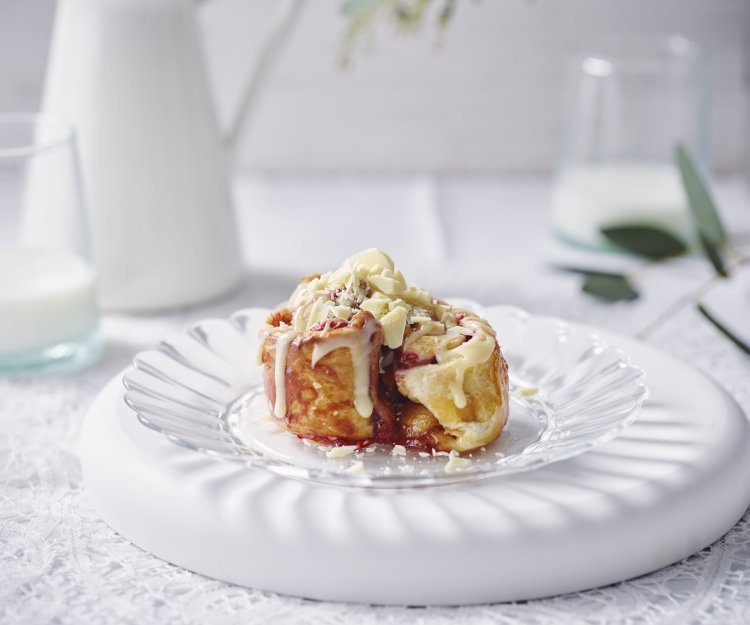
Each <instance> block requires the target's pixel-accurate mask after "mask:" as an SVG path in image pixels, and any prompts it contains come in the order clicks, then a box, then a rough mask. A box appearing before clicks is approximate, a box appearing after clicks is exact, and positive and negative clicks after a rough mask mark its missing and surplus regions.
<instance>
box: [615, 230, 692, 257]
mask: <svg viewBox="0 0 750 625" xmlns="http://www.w3.org/2000/svg"><path fill="white" fill-rule="evenodd" d="M601 232H602V234H603V235H604V236H605V237H606V238H607V239H608V240H609V241H611V242H612V243H614V244H615V245H617V246H618V247H621V248H623V249H626V250H627V251H629V252H632V253H633V254H638V255H639V256H645V257H646V258H651V259H654V260H659V259H662V258H670V257H672V256H679V255H680V254H684V253H685V252H686V251H687V248H686V247H685V244H684V243H683V242H682V241H680V240H679V239H678V238H676V237H675V236H674V235H673V234H670V233H669V232H667V231H666V230H662V229H660V228H655V227H653V226H639V225H623V226H607V227H604V228H602V229H601Z"/></svg>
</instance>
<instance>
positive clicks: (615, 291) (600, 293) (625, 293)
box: [583, 271, 638, 302]
mask: <svg viewBox="0 0 750 625" xmlns="http://www.w3.org/2000/svg"><path fill="white" fill-rule="evenodd" d="M584 276H585V278H584V281H583V291H584V292H585V293H588V294H589V295H593V296H594V297H598V298H599V299H602V300H605V301H607V302H619V301H629V300H634V299H637V298H638V291H636V290H635V288H633V285H632V284H631V283H630V280H628V277H627V276H624V275H622V274H619V273H607V272H603V271H588V272H585V273H584Z"/></svg>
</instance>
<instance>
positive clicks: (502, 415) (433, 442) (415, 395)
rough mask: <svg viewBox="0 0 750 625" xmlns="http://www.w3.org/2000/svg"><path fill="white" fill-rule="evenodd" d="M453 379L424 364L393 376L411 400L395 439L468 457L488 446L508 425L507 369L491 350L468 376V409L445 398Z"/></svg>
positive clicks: (442, 370) (440, 369)
mask: <svg viewBox="0 0 750 625" xmlns="http://www.w3.org/2000/svg"><path fill="white" fill-rule="evenodd" d="M452 376H453V373H452V372H451V371H449V370H447V369H446V367H445V366H444V365H439V364H427V365H422V366H419V367H413V368H410V369H400V370H399V371H397V372H396V383H397V385H398V389H399V391H400V392H401V394H402V395H404V397H406V398H407V399H409V400H410V401H409V402H407V403H406V404H405V405H404V407H403V408H402V410H401V413H400V414H399V438H401V439H402V440H403V444H405V445H407V446H409V447H415V448H420V449H436V450H439V451H450V450H452V449H455V450H456V451H469V450H472V449H477V448H479V447H482V446H484V445H488V444H489V443H491V442H492V441H494V440H495V439H496V438H497V437H498V436H499V435H500V432H501V431H502V429H503V427H504V426H505V423H506V422H507V420H508V365H507V363H506V362H505V359H504V358H503V357H502V355H501V353H500V348H499V346H498V345H495V348H494V349H493V351H492V355H491V356H490V358H489V359H488V360H486V361H485V362H483V363H480V364H478V365H475V366H473V367H471V368H470V369H468V370H467V371H466V374H465V376H464V382H463V391H464V393H465V395H466V400H467V401H466V405H465V406H464V407H462V408H458V407H457V406H456V404H455V402H454V400H453V397H452V396H451V395H450V394H448V393H446V392H445V389H446V388H448V387H449V386H450V384H451V382H452V380H451V378H452Z"/></svg>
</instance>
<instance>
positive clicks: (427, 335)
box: [258, 249, 508, 452]
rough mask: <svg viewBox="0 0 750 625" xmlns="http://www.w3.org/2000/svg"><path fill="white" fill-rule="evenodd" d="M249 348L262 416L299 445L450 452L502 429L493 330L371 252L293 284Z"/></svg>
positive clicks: (500, 362)
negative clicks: (265, 411) (255, 350)
mask: <svg viewBox="0 0 750 625" xmlns="http://www.w3.org/2000/svg"><path fill="white" fill-rule="evenodd" d="M259 338H260V341H259V354H258V358H259V361H260V362H261V363H262V366H263V379H264V385H265V391H266V397H267V399H268V405H269V409H270V411H271V413H272V415H273V416H274V417H276V419H277V422H278V423H279V425H280V426H282V427H283V428H285V429H287V430H288V431H290V432H292V433H294V434H296V435H297V436H300V437H302V438H308V439H311V440H314V441H317V442H320V443H325V444H334V445H351V444H355V445H358V446H360V447H363V446H366V445H369V444H372V443H393V444H401V445H404V446H406V447H412V448H416V449H420V450H436V451H451V450H455V451H459V452H462V451H469V450H473V449H477V448H479V447H482V446H484V445H487V444H488V443H490V442H492V441H493V440H495V439H496V438H497V437H498V436H499V435H500V432H501V431H502V429H503V427H504V426H505V423H506V421H507V418H508V366H507V363H506V362H505V359H504V358H503V356H502V352H501V351H500V346H499V345H498V343H497V340H496V337H495V332H494V330H493V329H492V328H491V327H490V325H489V324H488V323H487V322H486V321H484V320H483V319H481V318H479V317H478V316H477V315H475V314H473V313H471V312H468V311H465V310H461V309H458V308H454V307H452V306H450V305H449V304H447V303H446V302H443V301H441V300H438V299H434V298H433V297H432V296H431V295H430V293H428V292H427V291H426V290H424V289H421V288H419V287H416V286H413V285H409V284H407V282H406V280H405V279H404V277H403V275H402V274H401V272H400V271H399V270H398V269H396V267H395V266H394V264H393V261H392V260H391V258H390V257H389V256H388V255H387V254H385V253H383V252H381V251H379V250H376V249H370V250H366V251H364V252H361V253H359V254H357V255H355V256H353V257H351V258H349V259H348V260H347V261H346V262H344V264H343V265H342V266H341V267H340V268H339V269H337V270H336V271H333V272H330V273H327V274H323V275H317V274H316V275H312V276H308V277H307V278H304V279H303V280H302V282H301V283H300V285H299V286H298V287H297V289H296V290H295V292H294V293H293V294H292V296H291V298H290V300H289V304H288V306H287V307H286V308H282V309H280V310H277V311H274V312H273V313H271V314H270V315H269V316H268V318H267V319H266V323H265V324H264V326H263V327H262V328H261V331H260V337H259Z"/></svg>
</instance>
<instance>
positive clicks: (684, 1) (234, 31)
mask: <svg viewBox="0 0 750 625" xmlns="http://www.w3.org/2000/svg"><path fill="white" fill-rule="evenodd" d="M340 6H341V2H340V1H339V0H316V1H314V2H313V1H309V0H308V2H307V3H306V4H305V5H304V8H303V10H302V11H301V14H300V15H299V17H298V19H297V20H296V22H295V25H294V31H293V32H292V35H291V38H290V40H289V42H288V44H289V45H287V46H286V47H285V48H284V50H283V52H282V54H281V55H280V57H279V59H278V61H279V62H278V65H277V66H276V68H275V69H274V71H273V72H272V74H271V76H270V78H269V81H268V83H267V85H266V86H267V89H266V90H265V91H264V93H263V94H262V96H261V98H260V99H259V101H258V103H257V104H258V106H257V108H256V110H255V113H256V114H255V116H254V118H253V120H252V123H251V124H250V126H249V128H248V131H247V134H246V137H245V149H244V151H243V153H242V157H241V160H240V165H241V166H242V167H243V168H245V169H253V170H255V171H262V172H280V171H283V172H315V173H320V172H330V171H335V172H403V171H409V172H420V171H437V172H452V173H453V172H473V173H474V172H489V173H496V172H503V173H518V172H523V173H528V172H542V173H544V172H547V171H550V170H551V169H552V168H554V164H555V160H556V155H557V151H558V143H559V129H560V125H561V122H562V120H561V95H562V89H563V72H562V69H563V64H564V59H565V57H566V55H568V54H570V52H571V51H573V50H576V49H582V50H585V49H587V47H591V46H594V45H597V44H598V43H599V42H606V41H608V40H611V39H612V38H615V37H625V38H634V37H636V36H642V35H649V34H657V33H667V32H682V33H684V34H686V35H688V36H690V37H692V38H695V39H696V40H697V41H699V42H700V43H702V44H703V45H705V46H706V48H707V49H708V52H709V55H710V61H711V82H712V96H713V112H712V122H713V151H714V165H715V166H716V168H717V169H718V170H719V171H739V170H742V171H745V170H747V165H746V164H747V163H748V158H747V155H746V154H745V150H746V146H747V144H748V141H747V137H749V136H750V131H748V128H747V125H746V121H745V115H746V113H747V111H748V105H747V101H748V98H747V91H748V81H747V79H745V80H743V71H744V72H745V73H746V74H748V73H750V71H749V70H748V69H747V68H744V69H743V64H745V65H746V64H747V59H748V58H750V55H749V54H748V52H747V50H743V48H744V47H745V46H749V45H750V44H748V41H747V40H748V39H749V38H750V2H748V1H747V0H658V1H657V0H565V1H562V0H459V2H458V9H457V13H456V15H455V18H454V20H453V23H452V24H451V26H450V28H449V30H448V33H447V37H446V39H445V41H444V43H443V45H437V44H436V41H437V35H436V29H435V28H434V27H433V24H432V23H430V24H427V25H426V27H425V28H424V30H423V32H421V33H420V34H418V35H416V36H410V35H394V34H393V33H392V32H391V29H390V28H389V27H384V28H381V29H380V30H379V31H377V33H376V37H375V38H374V41H372V42H371V45H370V46H366V47H367V49H363V50H360V53H359V54H358V55H356V58H355V59H354V63H353V66H352V67H350V68H349V69H348V70H342V69H341V67H340V65H339V63H338V54H339V49H340V43H341V38H342V33H343V30H344V27H345V21H344V20H343V18H342V17H341V15H340ZM271 10H272V3H271V2H268V1H263V0H212V1H211V2H207V3H206V4H205V5H204V6H203V8H201V10H200V18H201V25H202V29H203V31H204V34H205V39H206V52H207V58H208V61H209V64H210V69H211V73H212V77H213V80H214V83H215V85H216V87H217V89H216V93H217V108H218V110H219V112H220V114H221V116H222V118H224V119H226V118H227V117H228V115H229V112H230V110H231V109H232V106H233V104H234V101H235V96H236V95H237V93H238V90H239V83H240V78H241V76H242V75H243V72H244V71H245V66H246V63H247V60H248V59H249V58H250V57H251V56H252V52H253V49H254V44H255V42H256V41H257V37H258V34H259V33H260V32H261V31H262V28H263V26H264V24H265V22H266V20H267V18H268V16H269V14H270V12H271ZM53 13H54V2H53V0H0V110H17V109H34V108H36V107H37V106H38V99H39V94H40V91H41V84H42V80H43V68H44V63H45V57H46V47H47V43H48V39H49V31H50V28H51V24H52V19H53ZM743 59H745V61H744V62H743Z"/></svg>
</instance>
